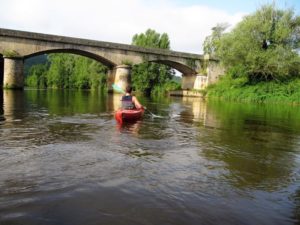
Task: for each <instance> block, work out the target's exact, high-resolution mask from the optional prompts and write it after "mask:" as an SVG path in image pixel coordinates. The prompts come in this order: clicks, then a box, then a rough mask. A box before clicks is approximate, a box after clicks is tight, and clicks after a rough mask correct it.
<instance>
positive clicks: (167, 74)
mask: <svg viewBox="0 0 300 225" xmlns="http://www.w3.org/2000/svg"><path fill="white" fill-rule="evenodd" d="M132 44H133V45H137V46H141V47H148V48H162V49H170V40H169V37H168V35H167V34H166V33H163V34H159V33H157V32H156V31H155V30H151V29H148V30H147V31H146V32H145V33H141V34H135V35H134V36H133V38H132ZM145 60H146V59H145ZM173 75H174V72H173V70H172V69H171V68H170V67H168V66H165V65H160V64H157V63H153V62H145V63H141V64H139V65H135V66H133V69H132V82H133V86H134V88H135V89H136V90H139V91H142V92H144V93H145V94H148V95H149V94H150V93H151V91H152V90H153V88H154V87H155V86H158V85H164V84H165V83H166V82H167V81H169V80H171V78H172V76H173Z"/></svg>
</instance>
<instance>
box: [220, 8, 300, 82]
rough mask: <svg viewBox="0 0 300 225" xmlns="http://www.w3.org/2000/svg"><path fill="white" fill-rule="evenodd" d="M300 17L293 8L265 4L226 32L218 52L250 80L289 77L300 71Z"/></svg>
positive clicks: (229, 65) (239, 74)
mask: <svg viewBox="0 0 300 225" xmlns="http://www.w3.org/2000/svg"><path fill="white" fill-rule="evenodd" d="M299 48H300V17H299V16H296V15H295V13H294V11H293V10H292V9H286V10H281V9H277V8H276V6H275V5H274V4H268V5H264V6H262V7H261V8H260V9H258V10H257V11H256V12H255V13H253V14H251V15H248V16H246V17H245V18H244V19H243V20H242V21H241V22H240V23H239V24H238V25H237V26H236V27H235V28H234V29H233V30H232V31H231V32H229V33H227V34H224V35H222V37H221V38H220V42H219V46H218V49H217V51H216V53H217V55H218V56H219V58H220V59H221V60H222V62H223V63H224V65H225V66H226V67H227V68H229V69H230V68H231V69H232V68H238V69H237V70H235V71H238V72H237V73H235V76H236V77H238V76H247V78H248V79H249V80H250V81H252V82H253V81H255V82H257V81H261V80H287V79H290V78H292V77H295V76H299V72H300V57H299V52H297V49H298V51H299Z"/></svg>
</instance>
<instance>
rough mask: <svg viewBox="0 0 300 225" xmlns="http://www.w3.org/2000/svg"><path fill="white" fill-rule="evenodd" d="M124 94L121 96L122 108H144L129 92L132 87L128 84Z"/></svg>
mask: <svg viewBox="0 0 300 225" xmlns="http://www.w3.org/2000/svg"><path fill="white" fill-rule="evenodd" d="M125 92H126V93H125V95H123V96H122V98H121V102H122V109H141V108H144V107H143V106H142V104H141V103H140V102H139V100H138V99H137V98H136V97H135V96H133V95H132V94H131V92H132V87H131V86H130V85H128V86H127V87H126V90H125Z"/></svg>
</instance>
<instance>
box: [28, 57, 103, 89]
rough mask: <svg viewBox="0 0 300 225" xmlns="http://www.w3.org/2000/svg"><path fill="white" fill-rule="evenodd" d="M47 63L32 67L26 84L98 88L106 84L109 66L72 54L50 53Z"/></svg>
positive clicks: (50, 86)
mask: <svg viewBox="0 0 300 225" xmlns="http://www.w3.org/2000/svg"><path fill="white" fill-rule="evenodd" d="M48 60H49V62H48V63H47V64H45V65H36V66H33V67H31V69H30V72H29V75H28V76H27V77H26V79H25V84H26V85H27V86H31V87H40V88H41V87H48V88H77V89H90V88H91V89H97V88H99V87H101V88H102V87H104V86H105V85H106V73H107V68H106V67H105V66H103V65H102V64H101V63H99V62H97V61H95V60H92V59H89V58H86V57H83V56H79V55H72V54H65V53H59V54H50V55H49V57H48Z"/></svg>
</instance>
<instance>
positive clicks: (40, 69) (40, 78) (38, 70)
mask: <svg viewBox="0 0 300 225" xmlns="http://www.w3.org/2000/svg"><path fill="white" fill-rule="evenodd" d="M47 71H48V64H37V65H33V66H32V67H31V68H30V69H29V72H28V73H29V74H30V75H29V76H28V77H27V78H26V79H25V85H26V86H28V87H36V88H45V87H46V86H47Z"/></svg>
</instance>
